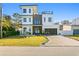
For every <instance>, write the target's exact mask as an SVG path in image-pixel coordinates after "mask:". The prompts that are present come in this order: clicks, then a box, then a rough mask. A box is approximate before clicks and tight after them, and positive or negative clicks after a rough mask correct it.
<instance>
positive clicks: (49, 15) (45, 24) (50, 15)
mask: <svg viewBox="0 0 79 59" xmlns="http://www.w3.org/2000/svg"><path fill="white" fill-rule="evenodd" d="M49 17H51V18H52V21H51V22H48V18H49ZM44 18H46V20H45V22H44ZM42 24H43V26H49V25H50V26H52V24H53V14H42Z"/></svg>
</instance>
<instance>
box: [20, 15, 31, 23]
mask: <svg viewBox="0 0 79 59" xmlns="http://www.w3.org/2000/svg"><path fill="white" fill-rule="evenodd" d="M24 18H26V19H27V22H24V20H23V19H24ZM29 18H31V22H29ZM21 20H22V24H33V16H22V18H21Z"/></svg>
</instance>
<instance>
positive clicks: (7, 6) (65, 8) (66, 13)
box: [3, 3, 79, 21]
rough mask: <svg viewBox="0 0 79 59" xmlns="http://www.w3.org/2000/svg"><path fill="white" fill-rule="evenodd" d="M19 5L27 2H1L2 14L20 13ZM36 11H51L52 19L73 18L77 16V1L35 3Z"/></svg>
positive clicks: (78, 13)
mask: <svg viewBox="0 0 79 59" xmlns="http://www.w3.org/2000/svg"><path fill="white" fill-rule="evenodd" d="M19 5H27V3H3V12H4V14H8V15H13V13H20V8H19ZM37 5H38V11H39V13H41V12H42V11H49V10H51V11H53V13H54V14H53V17H54V21H62V20H70V21H71V20H73V19H74V18H76V17H79V4H78V3H37Z"/></svg>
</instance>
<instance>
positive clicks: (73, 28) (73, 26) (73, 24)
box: [72, 18, 79, 35]
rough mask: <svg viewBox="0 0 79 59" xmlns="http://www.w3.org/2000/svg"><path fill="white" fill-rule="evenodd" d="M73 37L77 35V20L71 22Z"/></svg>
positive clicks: (78, 25) (78, 29)
mask: <svg viewBox="0 0 79 59" xmlns="http://www.w3.org/2000/svg"><path fill="white" fill-rule="evenodd" d="M72 30H73V35H76V34H79V18H76V19H74V20H73V21H72Z"/></svg>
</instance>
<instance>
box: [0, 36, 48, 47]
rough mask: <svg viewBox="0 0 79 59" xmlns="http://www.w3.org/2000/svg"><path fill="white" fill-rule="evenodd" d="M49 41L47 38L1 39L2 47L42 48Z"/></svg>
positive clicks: (0, 44)
mask: <svg viewBox="0 0 79 59" xmlns="http://www.w3.org/2000/svg"><path fill="white" fill-rule="evenodd" d="M47 41H48V39H47V38H46V37H45V36H30V37H9V38H3V39H0V46H40V45H41V44H42V43H46V42H47Z"/></svg>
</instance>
